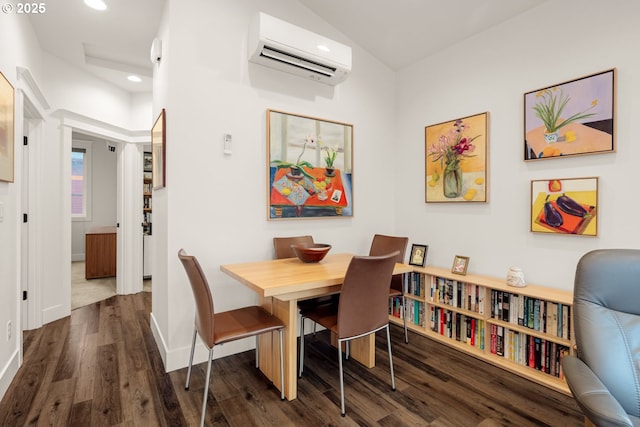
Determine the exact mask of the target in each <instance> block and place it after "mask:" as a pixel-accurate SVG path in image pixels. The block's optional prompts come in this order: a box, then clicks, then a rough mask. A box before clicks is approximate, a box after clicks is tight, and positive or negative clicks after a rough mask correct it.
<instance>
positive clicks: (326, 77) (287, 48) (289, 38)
mask: <svg viewBox="0 0 640 427" xmlns="http://www.w3.org/2000/svg"><path fill="white" fill-rule="evenodd" d="M247 46H248V54H249V61H251V62H255V63H256V64H261V65H264V66H267V67H270V68H275V69H276V70H280V71H284V72H287V73H290V74H295V75H297V76H301V77H306V78H308V79H311V80H315V81H318V82H321V83H325V84H328V85H332V86H333V85H337V84H338V83H341V82H343V81H344V80H345V79H346V78H347V77H348V75H349V73H350V72H351V48H350V47H349V46H346V45H343V44H341V43H338V42H336V41H334V40H330V39H328V38H326V37H324V36H321V35H319V34H315V33H312V32H311V31H308V30H305V29H304V28H300V27H297V26H295V25H293V24H290V23H288V22H285V21H282V20H280V19H277V18H274V17H273V16H269V15H267V14H265V13H262V12H260V13H259V14H258V15H257V16H256V17H255V18H254V19H253V21H252V22H251V26H250V28H249V40H248V43H247Z"/></svg>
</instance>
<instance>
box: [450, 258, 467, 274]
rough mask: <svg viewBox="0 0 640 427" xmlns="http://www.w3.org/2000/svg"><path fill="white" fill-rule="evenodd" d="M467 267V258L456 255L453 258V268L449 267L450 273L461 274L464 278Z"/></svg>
mask: <svg viewBox="0 0 640 427" xmlns="http://www.w3.org/2000/svg"><path fill="white" fill-rule="evenodd" d="M468 266H469V257H468V256H460V255H456V256H455V258H453V267H451V272H452V273H454V274H461V275H463V276H465V275H466V274H467V267H468Z"/></svg>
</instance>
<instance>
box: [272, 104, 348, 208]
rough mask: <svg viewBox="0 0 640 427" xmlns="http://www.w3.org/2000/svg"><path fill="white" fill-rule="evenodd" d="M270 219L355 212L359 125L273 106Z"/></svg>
mask: <svg viewBox="0 0 640 427" xmlns="http://www.w3.org/2000/svg"><path fill="white" fill-rule="evenodd" d="M267 162H268V164H267V173H268V176H267V182H268V188H267V201H268V207H267V211H268V219H269V220H279V219H304V218H344V217H351V216H353V125H350V124H347V123H341V122H336V121H331V120H326V119H320V118H316V117H308V116H303V115H300V114H294V113H286V112H284V111H276V110H267Z"/></svg>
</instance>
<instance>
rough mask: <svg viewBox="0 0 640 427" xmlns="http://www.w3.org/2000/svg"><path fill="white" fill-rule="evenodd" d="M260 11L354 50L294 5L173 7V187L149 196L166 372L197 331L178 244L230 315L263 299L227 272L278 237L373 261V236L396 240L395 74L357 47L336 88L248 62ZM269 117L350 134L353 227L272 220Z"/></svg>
mask: <svg viewBox="0 0 640 427" xmlns="http://www.w3.org/2000/svg"><path fill="white" fill-rule="evenodd" d="M258 11H264V12H266V13H269V14H271V15H274V16H277V17H279V18H281V19H284V20H288V21H290V22H294V23H295V24H296V25H299V26H302V27H305V28H307V29H309V30H311V31H315V32H319V33H322V34H324V35H326V36H329V37H331V38H334V39H336V40H338V41H341V42H344V43H347V44H351V42H350V41H349V40H348V39H345V37H344V36H343V35H342V34H340V33H338V32H337V31H336V30H335V29H333V28H332V27H330V26H328V25H327V24H326V23H325V22H324V21H322V20H320V19H319V18H318V17H317V16H316V15H314V14H312V13H311V12H309V11H308V10H307V9H306V8H304V7H302V6H301V5H300V4H299V3H297V2H296V1H292V0H287V1H269V2H265V1H255V0H254V1H243V2H236V1H232V0H226V1H217V2H207V1H196V0H189V1H179V2H177V1H170V2H169V5H168V7H167V14H166V15H165V25H164V27H163V28H162V29H161V31H160V32H159V37H160V38H162V39H163V49H165V51H164V52H163V59H162V62H161V63H160V66H159V67H158V69H157V70H156V73H155V75H154V80H156V82H155V83H156V84H157V85H158V87H157V88H154V112H155V114H157V113H158V112H159V110H160V108H162V107H165V108H166V109H167V168H166V171H167V188H165V189H163V190H159V191H155V192H154V196H153V197H154V198H153V203H154V213H153V215H154V224H153V227H154V230H153V234H154V244H155V248H156V258H155V259H154V263H153V264H154V270H153V281H154V282H153V286H154V292H153V298H154V303H153V316H154V321H155V323H156V328H157V329H158V330H157V331H156V338H157V339H158V341H159V345H160V347H161V348H162V347H163V346H164V348H163V350H164V352H165V353H166V354H167V355H168V357H166V359H165V362H166V364H165V366H166V367H167V368H168V369H169V370H171V369H176V368H178V367H181V366H185V364H186V362H187V358H188V349H189V345H190V336H191V331H192V328H193V310H194V305H193V297H192V295H191V291H190V288H189V285H188V282H187V278H186V275H185V273H184V270H183V268H182V266H181V264H180V263H179V261H178V258H177V252H178V250H179V249H180V248H181V247H184V248H185V250H186V251H187V252H189V253H192V254H194V255H196V256H197V257H198V258H199V260H200V262H201V264H202V266H203V268H204V270H205V273H206V274H207V276H208V278H209V281H210V285H211V287H212V290H213V293H214V295H215V298H216V308H217V309H218V310H226V309H230V308H235V307H238V306H241V305H246V304H250V303H253V302H255V301H256V295H255V294H254V293H253V292H251V291H250V290H249V289H247V288H245V287H244V286H242V285H241V284H239V283H238V282H236V281H234V280H233V279H231V278H229V277H227V276H225V275H223V274H222V273H221V272H220V270H219V266H220V264H225V263H233V262H241V261H250V260H260V259H269V258H271V257H272V256H273V253H272V238H273V237H274V236H278V235H295V234H312V235H313V236H314V238H315V239H316V240H317V241H321V242H328V243H331V244H332V245H333V249H332V251H334V252H357V253H367V252H368V249H369V245H370V243H371V238H372V235H373V234H374V233H376V232H383V233H384V232H387V233H391V232H392V231H393V224H394V215H395V207H394V203H395V201H396V191H395V185H394V184H395V177H394V172H393V164H394V162H393V158H394V157H395V151H394V149H393V145H394V140H395V137H394V114H395V105H394V96H395V92H394V75H393V73H392V72H391V71H390V70H389V69H388V68H386V67H385V66H383V65H382V64H381V63H380V62H378V61H377V60H375V59H373V58H372V57H371V56H370V55H369V54H368V53H366V52H365V51H363V50H362V49H360V48H358V47H357V46H355V48H354V58H353V69H354V71H353V73H352V75H351V76H350V77H349V79H348V80H347V81H346V82H345V83H344V84H341V85H340V86H337V87H335V88H333V87H330V86H326V85H322V84H319V83H316V82H313V81H310V80H305V79H302V78H300V77H296V76H292V75H288V74H285V73H282V72H278V71H275V70H272V69H268V68H265V67H262V66H259V65H256V64H249V63H248V61H247V53H246V43H247V41H246V35H247V31H248V25H249V20H250V18H251V17H252V16H253V15H254V14H255V13H257V12H258ZM213 52H216V54H215V55H213V54H210V53H213ZM267 108H272V109H278V110H284V111H290V112H295V113H299V114H304V115H309V116H314V117H320V118H325V119H328V120H337V121H342V122H347V123H351V124H353V125H354V171H355V172H354V173H355V179H354V184H353V186H354V216H353V218H338V219H335V218H334V219H318V220H288V221H267V208H266V197H267V187H268V183H267V181H266V173H265V172H266V168H267V161H266V127H265V126H266V125H265V119H266V110H267ZM223 133H231V134H232V135H233V141H234V143H233V154H232V155H231V156H225V155H223V153H222V135H223ZM169 301H170V304H169ZM252 346H253V341H247V342H246V343H242V344H238V345H235V346H234V345H226V346H224V347H223V348H222V349H221V350H220V351H219V352H217V355H218V356H220V355H221V354H223V352H224V353H225V354H227V353H229V352H233V351H237V350H238V349H246V348H250V347H252Z"/></svg>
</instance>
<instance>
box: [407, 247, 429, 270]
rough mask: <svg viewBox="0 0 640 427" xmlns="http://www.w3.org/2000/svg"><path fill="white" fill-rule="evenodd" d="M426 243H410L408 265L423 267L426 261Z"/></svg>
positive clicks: (427, 248)
mask: <svg viewBox="0 0 640 427" xmlns="http://www.w3.org/2000/svg"><path fill="white" fill-rule="evenodd" d="M427 250H429V246H427V245H416V244H412V245H411V255H410V256H409V265H415V266H418V267H424V266H425V264H426V263H427Z"/></svg>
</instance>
